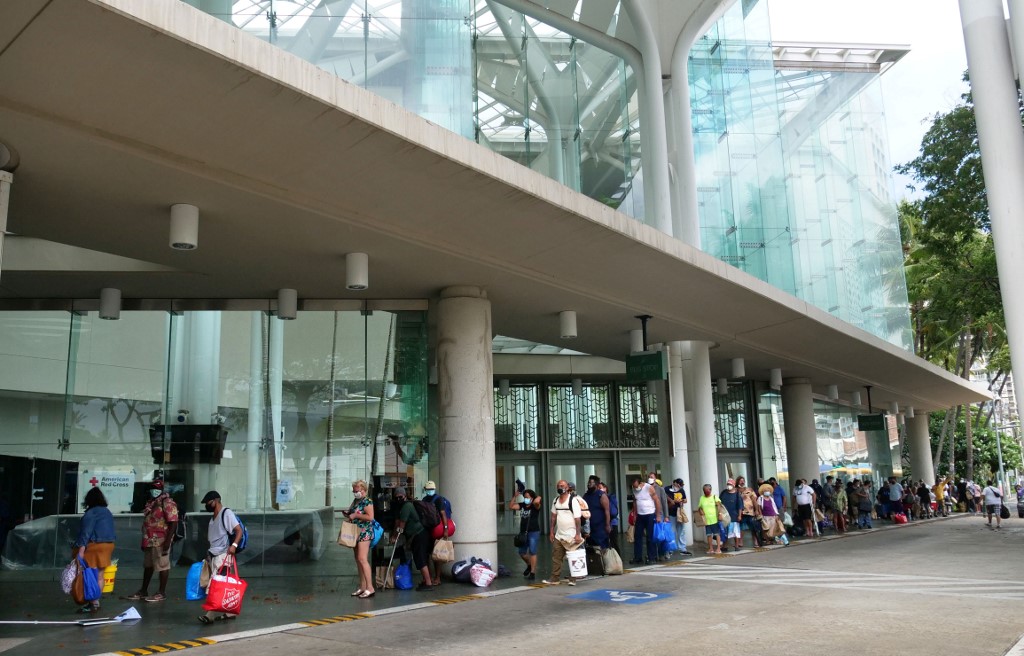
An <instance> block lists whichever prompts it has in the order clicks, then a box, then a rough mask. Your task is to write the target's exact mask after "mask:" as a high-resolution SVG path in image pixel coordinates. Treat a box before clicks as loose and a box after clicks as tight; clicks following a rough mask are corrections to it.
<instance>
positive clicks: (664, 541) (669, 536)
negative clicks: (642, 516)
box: [654, 522, 676, 554]
mask: <svg viewBox="0 0 1024 656" xmlns="http://www.w3.org/2000/svg"><path fill="white" fill-rule="evenodd" d="M654 542H655V544H657V545H658V548H659V549H661V551H662V553H666V554H668V553H672V552H673V551H675V550H676V536H675V532H674V531H673V530H672V525H671V524H669V523H668V522H657V523H655V524H654Z"/></svg>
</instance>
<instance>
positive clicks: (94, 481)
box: [89, 476, 100, 487]
mask: <svg viewBox="0 0 1024 656" xmlns="http://www.w3.org/2000/svg"><path fill="white" fill-rule="evenodd" d="M89 482H90V483H92V486H93V487H96V484H97V483H99V482H100V479H98V478H96V477H95V476H93V477H92V478H90V479H89Z"/></svg>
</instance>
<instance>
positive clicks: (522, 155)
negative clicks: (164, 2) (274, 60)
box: [183, 0, 643, 220]
mask: <svg viewBox="0 0 1024 656" xmlns="http://www.w3.org/2000/svg"><path fill="white" fill-rule="evenodd" d="M183 1H184V2H187V3H188V4H190V5H192V6H194V7H196V8H198V9H200V10H202V11H205V12H207V13H210V14H212V15H214V16H216V17H218V18H220V19H221V20H224V21H226V22H228V23H231V24H232V25H235V26H236V27H239V28H240V29H243V30H245V31H246V32H248V33H250V34H253V35H254V36H257V37H259V38H261V39H263V40H265V41H269V42H270V43H273V44H274V45H276V46H277V47H279V48H281V49H283V50H286V51H288V52H290V53H292V54H294V55H297V56H299V57H301V58H303V59H305V60H306V61H309V62H311V63H313V64H316V65H317V66H319V67H320V68H323V69H324V70H327V71H330V72H331V73H333V74H335V75H337V76H338V77H340V78H341V79H343V80H347V81H349V82H351V83H353V84H357V85H359V86H361V87H363V88H365V89H368V90H369V91H372V92H373V93H375V94H377V95H379V96H382V97H384V98H387V99H388V100H391V101H392V102H394V103H396V104H398V105H401V106H402V107H404V108H406V109H408V110H409V111H411V112H414V113H415V114H417V115H419V116H421V117H423V118H425V119H427V120H429V121H432V122H433V123H436V124H437V125H440V126H442V127H444V128H446V129H448V130H451V131H452V132H455V133H456V134H460V135H462V136H464V137H466V138H467V139H474V140H476V141H477V142H478V143H480V144H481V145H483V146H485V147H487V148H489V149H491V150H494V151H496V152H498V153H500V154H502V155H503V156H505V157H508V158H510V159H513V160H515V161H517V162H519V163H520V164H522V165H524V166H527V167H529V168H531V169H533V170H535V171H539V172H541V173H543V174H545V175H547V176H548V177H550V178H552V179H554V180H557V181H559V182H561V183H562V184H564V185H566V186H568V187H571V188H572V189H575V190H576V191H580V192H582V193H584V194H586V195H588V196H590V197H591V198H594V199H597V200H599V201H601V202H603V203H606V204H608V205H610V206H612V207H616V208H618V209H619V210H621V211H623V212H625V213H626V214H629V215H630V216H633V217H635V218H638V219H641V220H642V219H643V192H642V189H641V186H642V185H641V184H639V182H640V180H641V179H642V178H640V177H637V176H638V175H639V172H640V129H641V126H640V123H639V111H638V107H637V100H636V93H635V91H636V80H635V79H634V75H633V71H632V70H631V69H630V68H629V67H628V66H626V64H625V62H624V61H623V60H622V59H621V58H620V57H617V56H614V55H611V54H609V53H607V52H605V51H603V50H600V49H599V48H595V47H594V46H592V45H590V44H588V43H585V42H583V41H580V40H578V39H575V38H573V37H570V36H569V35H568V34H565V33H564V32H560V31H558V30H556V29H554V28H552V27H550V26H548V25H545V24H544V23H541V22H540V21H537V20H534V19H531V18H527V17H526V16H524V15H522V14H520V13H518V12H515V11H513V10H511V9H507V8H505V7H503V6H502V5H500V4H498V3H490V2H485V1H483V0H386V1H385V0H373V1H371V0H338V1H336V2H329V3H314V2H308V1H302V0H183ZM616 15H617V12H614V13H612V14H609V15H608V17H607V20H608V24H609V25H614V23H615V21H616ZM634 179H636V181H637V184H636V186H635V187H634Z"/></svg>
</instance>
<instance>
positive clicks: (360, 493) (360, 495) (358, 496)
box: [352, 490, 363, 499]
mask: <svg viewBox="0 0 1024 656" xmlns="http://www.w3.org/2000/svg"><path fill="white" fill-rule="evenodd" d="M352 496H353V497H355V498H356V499H362V498H363V491H362V490H353V491H352Z"/></svg>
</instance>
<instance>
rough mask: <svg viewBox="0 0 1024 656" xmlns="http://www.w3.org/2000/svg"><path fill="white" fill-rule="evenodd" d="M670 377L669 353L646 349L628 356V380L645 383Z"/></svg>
mask: <svg viewBox="0 0 1024 656" xmlns="http://www.w3.org/2000/svg"><path fill="white" fill-rule="evenodd" d="M666 378H668V353H666V352H665V351H644V352H643V353H634V354H633V355H627V356H626V382H629V383H644V382H647V381H649V380H665V379H666Z"/></svg>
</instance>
